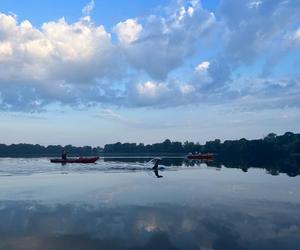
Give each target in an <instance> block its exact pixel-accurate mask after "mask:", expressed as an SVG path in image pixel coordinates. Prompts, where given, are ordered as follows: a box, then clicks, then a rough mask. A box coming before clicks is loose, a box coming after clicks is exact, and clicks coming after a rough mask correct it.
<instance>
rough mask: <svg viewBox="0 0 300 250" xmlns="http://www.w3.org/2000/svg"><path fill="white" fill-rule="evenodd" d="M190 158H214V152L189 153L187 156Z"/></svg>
mask: <svg viewBox="0 0 300 250" xmlns="http://www.w3.org/2000/svg"><path fill="white" fill-rule="evenodd" d="M186 158H187V159H188V160H212V159H213V158H214V154H212V153H206V154H202V153H199V154H188V155H187V156H186Z"/></svg>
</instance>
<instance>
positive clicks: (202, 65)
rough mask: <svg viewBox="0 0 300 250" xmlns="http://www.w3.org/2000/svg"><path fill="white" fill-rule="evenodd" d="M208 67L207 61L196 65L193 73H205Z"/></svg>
mask: <svg viewBox="0 0 300 250" xmlns="http://www.w3.org/2000/svg"><path fill="white" fill-rule="evenodd" d="M209 65H210V63H209V62H207V61H205V62H202V63H200V64H198V65H197V67H196V68H195V71H197V72H203V71H207V69H208V68H209Z"/></svg>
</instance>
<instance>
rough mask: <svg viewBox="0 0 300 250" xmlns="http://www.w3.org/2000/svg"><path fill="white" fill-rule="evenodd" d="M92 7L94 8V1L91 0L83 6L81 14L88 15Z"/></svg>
mask: <svg viewBox="0 0 300 250" xmlns="http://www.w3.org/2000/svg"><path fill="white" fill-rule="evenodd" d="M94 8H95V1H94V0H92V1H90V2H89V3H88V4H87V5H86V6H84V7H83V9H82V14H83V15H86V16H89V15H90V14H91V12H92V11H93V9H94Z"/></svg>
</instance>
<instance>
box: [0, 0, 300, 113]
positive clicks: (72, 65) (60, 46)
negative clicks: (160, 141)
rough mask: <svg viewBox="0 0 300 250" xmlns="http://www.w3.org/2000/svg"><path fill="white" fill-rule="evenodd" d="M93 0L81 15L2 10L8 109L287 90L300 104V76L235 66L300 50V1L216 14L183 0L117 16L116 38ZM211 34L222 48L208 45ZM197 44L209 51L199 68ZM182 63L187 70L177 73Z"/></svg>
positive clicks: (169, 102) (2, 91)
mask: <svg viewBox="0 0 300 250" xmlns="http://www.w3.org/2000/svg"><path fill="white" fill-rule="evenodd" d="M94 4H95V3H94V1H91V2H90V3H89V4H88V5H87V6H86V7H85V8H84V9H85V10H84V11H83V12H84V14H85V15H86V16H85V17H82V18H80V19H79V20H78V21H76V22H74V23H68V22H67V21H66V20H65V19H64V18H61V19H59V20H56V21H49V22H46V23H44V24H43V25H42V26H41V27H34V26H33V25H32V24H31V23H30V21H28V20H25V21H22V22H18V20H17V16H15V15H6V14H3V13H0V108H1V109H7V110H41V109H43V108H44V107H45V106H46V105H48V104H51V103H53V102H58V103H62V104H69V105H82V106H89V105H96V104H99V103H105V104H108V105H109V104H110V105H119V106H134V107H140V106H151V107H166V106H176V105H185V104H190V103H205V102H207V103H221V102H227V101H234V100H239V99H241V98H245V96H253V97H255V98H258V93H261V95H260V96H261V98H264V99H268V95H270V93H272V94H273V95H274V96H276V97H277V101H278V100H279V99H280V96H279V93H281V94H282V96H283V99H284V100H282V101H278V103H281V104H283V103H285V104H284V105H286V103H287V100H288V97H291V98H290V100H291V102H290V104H291V105H296V104H295V103H296V101H295V100H297V97H298V93H299V89H300V87H299V79H298V78H296V77H294V78H293V76H291V77H290V78H284V77H281V78H275V77H270V76H268V75H267V74H266V75H264V77H262V76H255V77H253V79H252V80H253V82H254V83H256V87H257V86H261V87H260V88H255V87H254V86H253V85H252V84H251V83H250V81H245V80H243V77H241V76H239V75H238V74H234V73H235V72H238V70H239V69H240V68H241V67H251V66H253V65H255V64H256V63H257V62H258V61H259V60H260V61H262V62H264V61H266V65H267V66H266V67H268V68H272V67H273V66H274V65H275V64H276V63H277V61H280V60H281V58H283V57H284V56H285V55H286V54H287V53H290V52H293V51H295V49H299V44H300V42H299V41H300V30H299V23H298V13H299V11H300V4H298V3H296V2H294V4H292V3H291V2H289V1H286V2H283V1H279V0H276V1H242V0H240V1H236V0H227V1H223V2H222V3H221V6H220V8H219V12H217V14H216V15H218V18H216V17H215V14H214V13H211V12H209V11H207V10H205V9H203V7H202V5H201V4H199V1H196V0H193V1H178V2H177V4H175V5H171V7H170V8H169V9H168V12H166V14H165V15H161V16H159V15H149V16H147V17H145V18H131V19H127V20H125V21H121V22H119V23H118V24H116V25H115V26H114V28H113V32H114V33H116V35H117V37H118V41H117V40H114V39H111V34H110V33H109V32H107V30H106V29H105V27H104V26H102V25H97V24H95V23H93V21H92V20H91V17H90V16H89V14H90V12H91V11H92V9H93V8H94ZM249 4H250V5H249ZM174 6H175V7H174ZM237 9H238V11H237ZM211 39H215V40H213V45H212V46H214V45H215V44H216V43H218V50H216V49H215V48H214V47H210V46H211V45H210V43H211V41H212V40H211ZM205 46H206V47H205ZM199 47H200V48H201V49H203V47H205V48H207V50H208V51H209V53H208V54H211V56H210V57H208V58H205V60H203V59H202V60H203V61H202V62H200V63H199V64H198V65H196V67H195V68H194V70H193V68H192V66H191V65H192V62H194V61H195V60H197V58H196V57H193V56H195V55H197V56H198V55H200V56H199V58H201V53H202V51H201V50H200V51H199V50H197V49H198V48H199ZM287 47H288V49H286V48H287ZM283 48H284V49H283ZM196 52H197V53H198V54H196ZM211 52H212V53H211ZM191 58H192V60H190V61H189V62H188V64H185V63H186V61H187V60H188V59H191ZM261 59H263V60H261ZM262 68H263V67H262ZM177 69H180V70H182V69H183V70H182V71H177V72H175V74H173V72H174V71H175V70H177ZM267 71H268V70H266V72H267ZM269 71H270V70H269ZM178 72H179V73H180V74H181V76H180V79H181V80H178V79H176V77H175V76H178ZM181 72H184V73H181ZM189 72H190V73H189ZM266 79H267V80H266ZM237 82H239V84H237ZM292 82H293V83H294V85H293V88H294V90H293V91H292V87H291V86H292V85H291V83H292ZM258 83H259V84H258ZM279 83H280V84H279ZM283 84H287V85H283ZM236 85H239V87H236Z"/></svg>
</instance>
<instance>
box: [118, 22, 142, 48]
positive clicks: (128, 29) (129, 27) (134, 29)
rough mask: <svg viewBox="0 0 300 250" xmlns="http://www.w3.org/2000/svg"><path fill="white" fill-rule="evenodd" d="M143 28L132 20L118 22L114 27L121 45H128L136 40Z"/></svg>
mask: <svg viewBox="0 0 300 250" xmlns="http://www.w3.org/2000/svg"><path fill="white" fill-rule="evenodd" d="M142 30H143V26H142V25H141V24H139V23H138V22H137V20H134V19H127V20H126V21H125V22H120V23H118V24H117V25H116V26H115V27H114V31H115V32H116V33H117V35H118V38H119V40H120V42H121V43H123V44H130V43H132V42H134V41H136V40H138V38H139V35H140V33H141V32H142Z"/></svg>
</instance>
